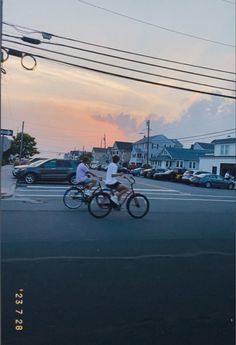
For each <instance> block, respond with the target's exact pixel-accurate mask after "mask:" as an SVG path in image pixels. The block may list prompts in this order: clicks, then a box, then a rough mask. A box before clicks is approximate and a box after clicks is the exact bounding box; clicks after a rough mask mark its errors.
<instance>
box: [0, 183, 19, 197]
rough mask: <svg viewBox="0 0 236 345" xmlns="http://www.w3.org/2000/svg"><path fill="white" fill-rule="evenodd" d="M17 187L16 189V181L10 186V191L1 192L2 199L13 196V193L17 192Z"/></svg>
mask: <svg viewBox="0 0 236 345" xmlns="http://www.w3.org/2000/svg"><path fill="white" fill-rule="evenodd" d="M15 189H16V183H12V184H11V185H10V187H9V191H8V192H6V193H4V192H1V199H6V198H10V197H12V195H13V194H14V192H15Z"/></svg>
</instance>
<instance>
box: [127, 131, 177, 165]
mask: <svg viewBox="0 0 236 345" xmlns="http://www.w3.org/2000/svg"><path fill="white" fill-rule="evenodd" d="M147 144H148V138H147V137H144V138H143V139H141V140H138V141H136V142H135V143H134V144H133V149H132V152H131V158H130V161H129V162H130V164H134V165H137V166H142V165H143V164H146V163H147V151H148V147H147V146H148V145H147ZM164 147H177V148H178V147H179V148H181V147H183V145H182V144H181V143H180V142H179V141H178V140H176V139H168V138H167V137H166V136H165V135H162V134H158V135H153V136H150V137H149V163H151V164H154V165H155V164H156V161H155V157H157V156H158V155H159V153H160V152H161V151H162V150H163V148H164Z"/></svg>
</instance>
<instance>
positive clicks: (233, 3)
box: [221, 0, 235, 5]
mask: <svg viewBox="0 0 236 345" xmlns="http://www.w3.org/2000/svg"><path fill="white" fill-rule="evenodd" d="M221 1H224V2H227V3H228V4H232V5H235V2H233V1H229V0H221Z"/></svg>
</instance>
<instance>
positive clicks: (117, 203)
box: [111, 195, 120, 206]
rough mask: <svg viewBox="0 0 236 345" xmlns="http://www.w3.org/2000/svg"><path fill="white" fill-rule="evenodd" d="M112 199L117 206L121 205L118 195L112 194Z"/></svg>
mask: <svg viewBox="0 0 236 345" xmlns="http://www.w3.org/2000/svg"><path fill="white" fill-rule="evenodd" d="M111 201H112V202H113V203H114V204H115V205H116V206H120V203H119V200H118V198H117V196H116V195H112V196H111Z"/></svg>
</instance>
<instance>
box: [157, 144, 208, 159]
mask: <svg viewBox="0 0 236 345" xmlns="http://www.w3.org/2000/svg"><path fill="white" fill-rule="evenodd" d="M164 150H165V151H164ZM163 151H164V152H167V153H169V155H170V157H171V158H172V159H174V160H176V159H179V160H186V161H189V160H193V161H194V160H198V159H199V157H200V156H205V153H206V152H203V151H202V150H193V149H184V148H176V147H166V148H165V149H163ZM163 151H162V152H163ZM164 156H166V154H165V153H164ZM159 157H161V155H160V156H159ZM159 157H158V156H157V159H158V158H159ZM170 157H169V158H170Z"/></svg>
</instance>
